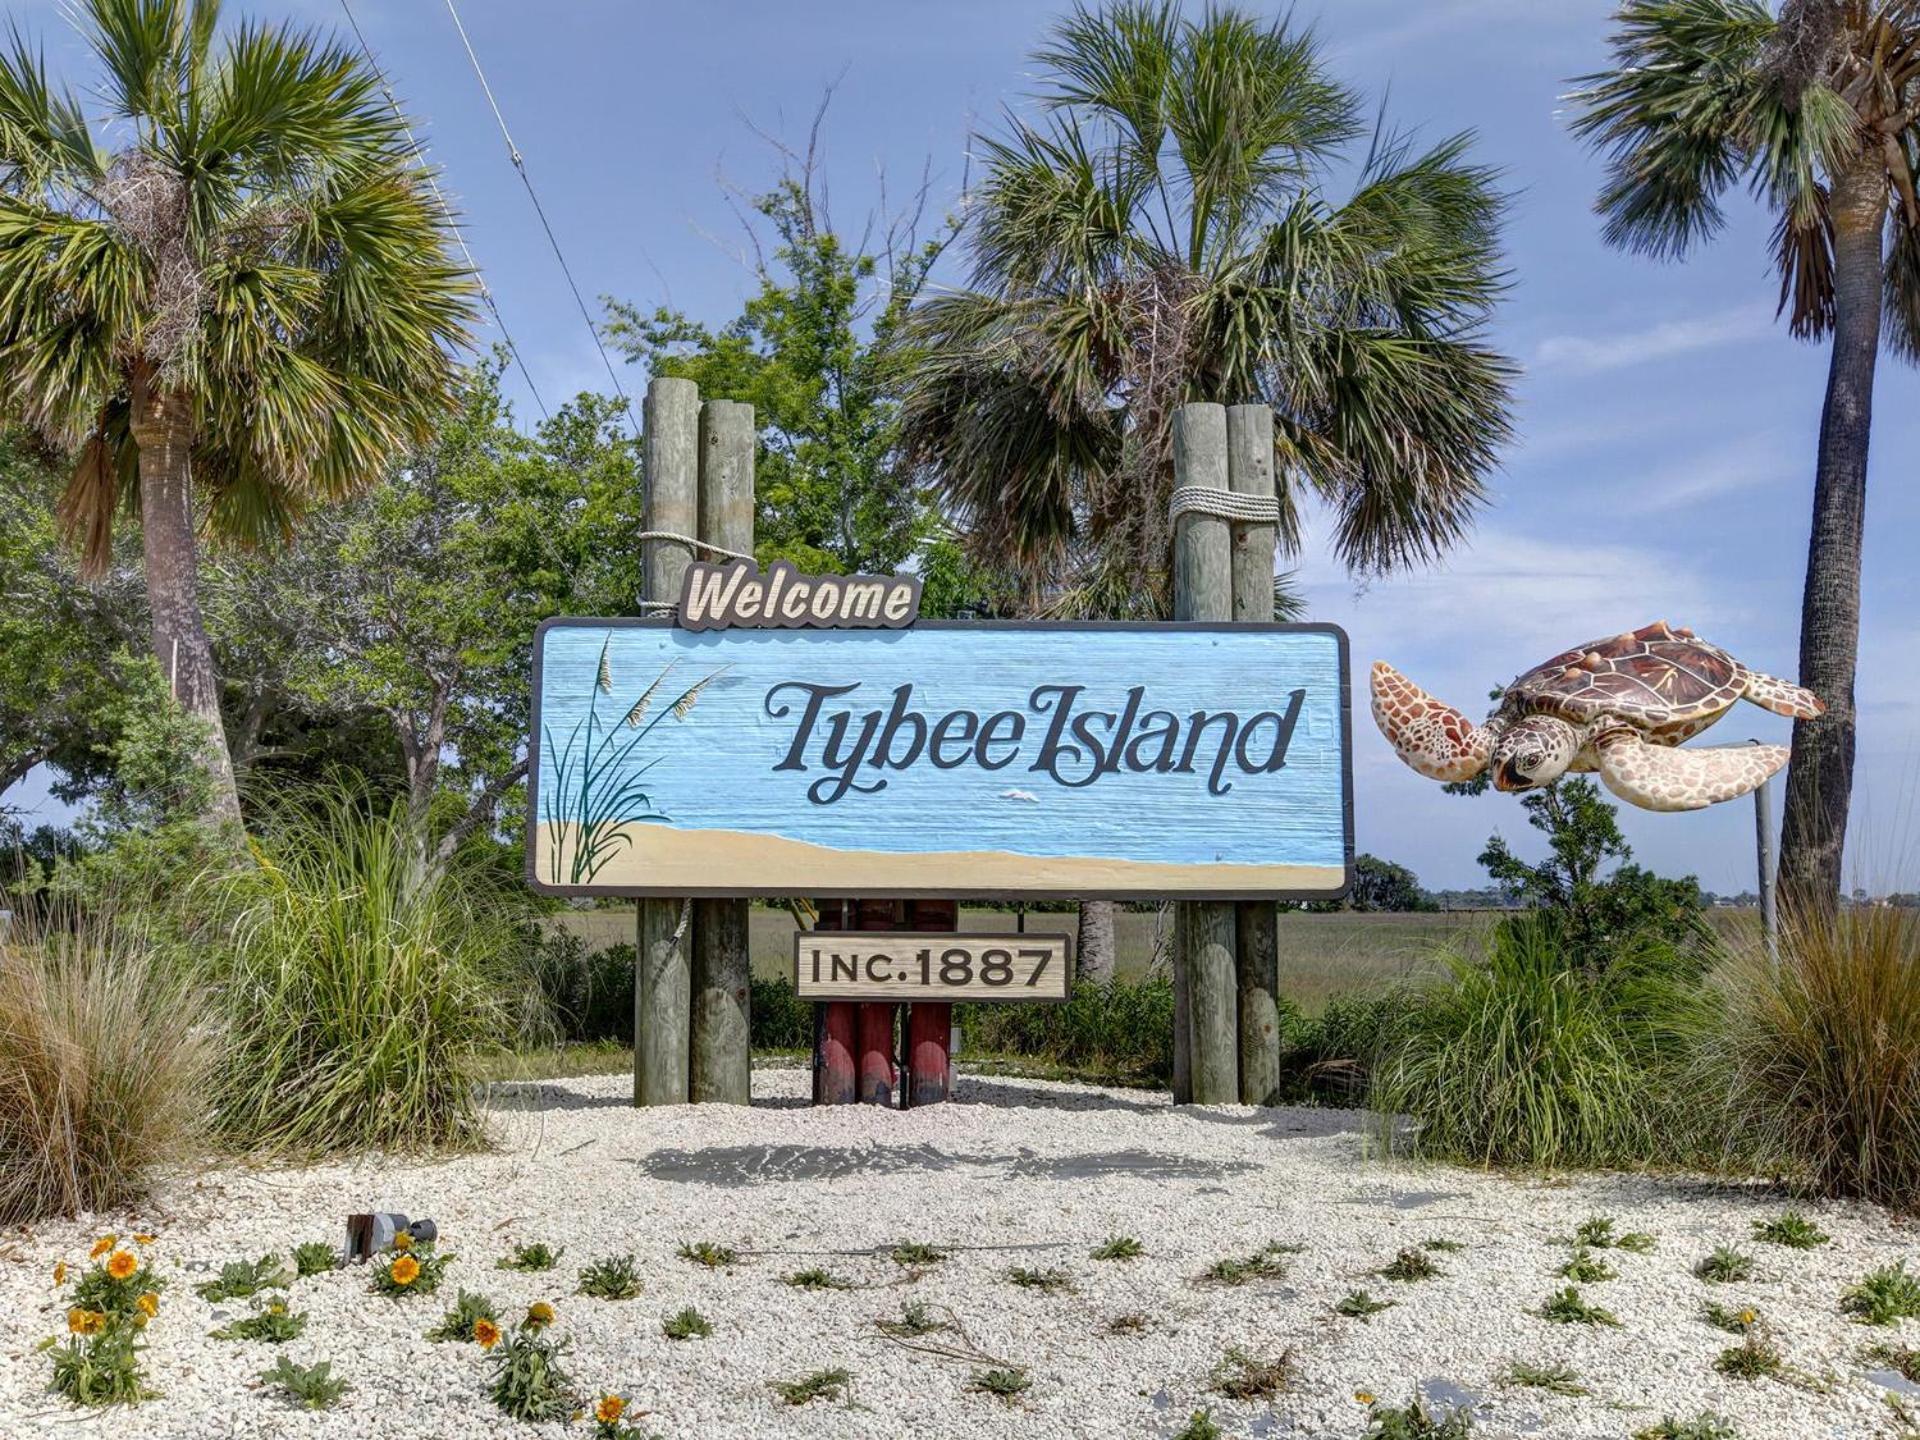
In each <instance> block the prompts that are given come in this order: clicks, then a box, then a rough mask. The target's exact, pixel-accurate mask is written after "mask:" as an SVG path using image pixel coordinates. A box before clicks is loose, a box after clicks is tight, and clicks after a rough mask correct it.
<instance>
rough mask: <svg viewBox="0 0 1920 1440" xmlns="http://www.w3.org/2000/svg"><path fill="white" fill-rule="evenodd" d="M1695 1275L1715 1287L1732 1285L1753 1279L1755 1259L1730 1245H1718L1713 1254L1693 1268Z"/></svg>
mask: <svg viewBox="0 0 1920 1440" xmlns="http://www.w3.org/2000/svg"><path fill="white" fill-rule="evenodd" d="M1693 1273H1694V1274H1695V1275H1697V1276H1699V1277H1700V1278H1701V1279H1702V1280H1705V1281H1708V1282H1709V1283H1711V1284H1714V1285H1732V1284H1736V1283H1737V1282H1739V1281H1741V1280H1751V1279H1752V1278H1753V1257H1752V1256H1751V1255H1743V1254H1741V1253H1740V1252H1739V1251H1738V1250H1735V1249H1733V1248H1732V1247H1731V1246H1728V1245H1716V1246H1715V1247H1714V1249H1713V1253H1712V1254H1711V1255H1708V1256H1707V1257H1706V1258H1705V1259H1704V1260H1702V1261H1700V1263H1699V1264H1697V1265H1695V1266H1694V1267H1693Z"/></svg>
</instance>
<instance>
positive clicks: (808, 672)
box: [528, 619, 1353, 899]
mask: <svg viewBox="0 0 1920 1440" xmlns="http://www.w3.org/2000/svg"><path fill="white" fill-rule="evenodd" d="M1350 749H1351V713H1350V706H1349V703H1348V691H1347V639H1346V635H1345V634H1344V633H1343V632H1342V631H1341V630H1340V629H1339V628H1338V627H1337V626H1332V625H1207V624H1169V625H1131V624H1077V623H1064V622H1063V623H1057V624H1056V623H1031V624H1012V623H993V622H986V623H980V624H973V623H962V622H941V621H922V622H921V623H919V624H918V625H915V626H914V627H913V628H911V629H907V630H759V629H715V630H705V631H690V630H685V629H681V628H678V627H676V626H674V625H673V624H672V623H671V622H669V621H667V620H664V619H663V620H617V621H607V620H553V621H549V622H547V624H545V625H544V626H542V627H541V630H540V634H539V636H538V639H537V641H536V643H535V675H534V744H533V755H532V770H531V775H530V779H529V782H528V790H529V817H528V818H529V825H528V837H529V842H528V867H529V874H530V878H531V880H532V881H533V883H534V884H535V885H536V886H537V887H538V888H540V889H543V890H547V891H550V892H553V893H556V894H565V895H594V894H620V895H747V896H751V895H760V896H784V895H823V896H825V895H860V896H875V897H883V896H887V895H925V896H960V897H967V896H1009V897H1019V896H1027V897H1040V896H1061V897H1081V898H1109V897H1110V898H1116V899H1131V898H1151V897H1156V896H1170V897H1176V898H1194V899H1208V898H1212V899H1229V898H1244V899H1254V898H1262V897H1267V896H1272V897H1276V898H1290V899H1313V898H1323V897H1327V896H1333V895H1337V894H1339V893H1340V892H1341V891H1343V890H1344V889H1345V887H1346V884H1347V879H1348V874H1349V867H1350V865H1351V861H1352V856H1353V819H1352V816H1353V807H1352V781H1351V770H1350V763H1349V761H1350Z"/></svg>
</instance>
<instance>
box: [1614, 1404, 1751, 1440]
mask: <svg viewBox="0 0 1920 1440" xmlns="http://www.w3.org/2000/svg"><path fill="white" fill-rule="evenodd" d="M1633 1440H1740V1432H1739V1431H1737V1430H1735V1429H1734V1428H1733V1426H1731V1425H1729V1424H1728V1423H1727V1422H1726V1421H1725V1420H1722V1419H1721V1418H1720V1417H1719V1416H1718V1415H1713V1414H1709V1413H1707V1412H1706V1411H1702V1412H1701V1413H1700V1414H1698V1415H1696V1416H1694V1417H1693V1419H1691V1420H1676V1419H1674V1418H1673V1417H1672V1416H1671V1415H1669V1416H1667V1417H1665V1418H1664V1419H1662V1420H1660V1421H1659V1423H1657V1424H1654V1425H1649V1426H1647V1428H1646V1429H1644V1430H1636V1431H1634V1432H1633Z"/></svg>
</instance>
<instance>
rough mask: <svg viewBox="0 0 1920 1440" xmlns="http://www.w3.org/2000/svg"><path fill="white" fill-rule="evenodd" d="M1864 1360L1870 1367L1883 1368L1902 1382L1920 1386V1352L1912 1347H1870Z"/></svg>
mask: <svg viewBox="0 0 1920 1440" xmlns="http://www.w3.org/2000/svg"><path fill="white" fill-rule="evenodd" d="M1864 1358H1865V1359H1866V1361H1867V1363H1868V1364H1870V1365H1878V1366H1881V1367H1882V1368H1883V1369H1887V1370H1891V1371H1893V1373H1894V1374H1896V1375H1898V1376H1899V1377H1900V1378H1901V1379H1902V1380H1906V1381H1908V1382H1909V1383H1911V1384H1916V1385H1920V1350H1916V1349H1914V1348H1913V1347H1912V1346H1911V1345H1869V1346H1868V1347H1867V1349H1866V1351H1865V1352H1864Z"/></svg>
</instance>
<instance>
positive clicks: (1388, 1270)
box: [1373, 1249, 1447, 1283]
mask: <svg viewBox="0 0 1920 1440" xmlns="http://www.w3.org/2000/svg"><path fill="white" fill-rule="evenodd" d="M1373 1273H1374V1274H1376V1275H1378V1276H1379V1277H1380V1278H1381V1279H1382V1280H1398V1281H1401V1282H1403V1283H1410V1282H1412V1281H1415V1280H1432V1279H1435V1278H1437V1277H1438V1276H1441V1275H1444V1274H1446V1273H1447V1272H1446V1271H1444V1270H1442V1269H1441V1268H1440V1267H1439V1266H1438V1265H1436V1264H1434V1263H1433V1257H1432V1256H1431V1255H1429V1254H1427V1252H1426V1251H1424V1250H1413V1249H1407V1250H1402V1251H1401V1252H1400V1253H1399V1254H1398V1255H1396V1256H1394V1257H1393V1259H1392V1260H1390V1261H1388V1262H1387V1263H1386V1264H1385V1265H1382V1266H1381V1267H1380V1268H1379V1269H1378V1270H1376V1271H1374V1272H1373Z"/></svg>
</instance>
